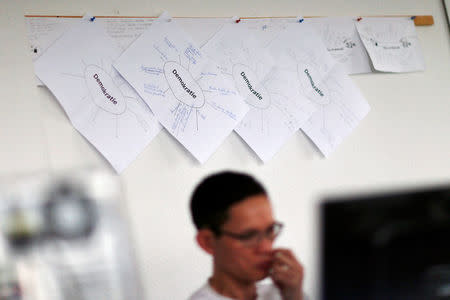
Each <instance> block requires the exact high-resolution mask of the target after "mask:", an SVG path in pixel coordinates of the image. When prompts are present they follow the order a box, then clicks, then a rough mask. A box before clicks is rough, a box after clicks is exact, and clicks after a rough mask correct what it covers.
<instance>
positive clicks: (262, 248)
mask: <svg viewBox="0 0 450 300" xmlns="http://www.w3.org/2000/svg"><path fill="white" fill-rule="evenodd" d="M272 244H273V240H272V239H269V238H267V237H263V238H262V239H261V241H260V242H259V243H258V247H257V250H258V251H259V252H262V253H265V252H271V251H272Z"/></svg>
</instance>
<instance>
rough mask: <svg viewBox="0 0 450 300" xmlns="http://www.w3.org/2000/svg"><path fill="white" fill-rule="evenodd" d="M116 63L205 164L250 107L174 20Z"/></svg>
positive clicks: (162, 24)
mask: <svg viewBox="0 0 450 300" xmlns="http://www.w3.org/2000/svg"><path fill="white" fill-rule="evenodd" d="M114 66H115V68H116V69H117V70H118V71H119V72H120V73H121V74H122V75H123V76H124V78H125V79H126V80H127V81H128V82H129V83H130V84H131V85H132V86H133V87H134V88H135V90H136V91H137V92H138V93H139V94H140V95H141V96H142V98H143V99H144V100H145V101H146V102H147V104H148V105H149V106H150V108H151V109H152V111H153V112H154V113H155V115H156V117H157V118H158V120H159V121H160V122H161V124H162V125H163V126H164V127H165V128H166V129H167V130H168V131H169V132H170V133H171V134H172V135H173V136H174V137H175V138H176V139H177V140H178V141H179V142H180V143H181V144H182V145H184V146H185V147H186V149H188V150H189V151H190V152H191V153H192V154H193V156H194V157H195V158H196V159H197V160H198V161H199V162H200V163H203V162H205V161H206V160H207V159H208V158H209V157H210V156H211V155H212V154H213V152H214V151H215V150H216V149H217V148H218V147H219V145H220V144H221V143H222V141H223V140H224V139H225V138H226V137H227V136H228V135H229V134H230V133H231V131H232V130H233V129H234V128H235V127H236V126H237V124H239V122H240V121H241V120H242V118H243V117H244V115H245V114H246V113H247V111H248V106H247V104H246V103H245V102H244V99H243V98H242V97H241V96H240V95H239V93H238V91H237V90H236V88H235V87H234V83H233V82H232V81H231V79H230V78H227V77H225V76H224V75H222V74H221V73H220V69H219V68H218V65H217V64H216V63H214V62H213V61H211V60H210V59H208V58H207V57H206V56H204V55H203V54H202V52H201V51H200V49H199V48H198V47H196V46H195V44H194V42H193V41H192V40H191V39H190V37H189V36H188V35H187V34H186V32H185V31H183V30H182V28H180V27H179V26H178V25H177V24H176V21H174V20H172V21H171V22H158V23H154V24H153V25H152V26H151V27H150V28H149V30H148V31H146V32H144V33H143V34H142V35H141V36H140V37H139V38H138V39H137V40H136V41H135V42H134V43H133V44H132V45H131V46H130V47H129V48H128V49H127V50H126V51H125V52H124V53H123V54H122V56H121V57H120V58H119V59H118V60H117V61H116V63H115V64H114Z"/></svg>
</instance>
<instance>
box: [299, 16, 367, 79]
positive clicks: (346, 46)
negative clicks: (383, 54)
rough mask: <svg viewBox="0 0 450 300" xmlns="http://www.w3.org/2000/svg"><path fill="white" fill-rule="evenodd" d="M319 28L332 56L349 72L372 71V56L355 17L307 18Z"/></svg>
mask: <svg viewBox="0 0 450 300" xmlns="http://www.w3.org/2000/svg"><path fill="white" fill-rule="evenodd" d="M304 22H305V23H306V24H311V25H312V26H313V27H314V29H316V30H317V32H318V34H319V36H320V37H321V39H322V41H323V43H324V44H325V46H326V47H327V50H328V52H329V53H330V54H331V56H332V57H333V58H334V59H335V60H336V61H338V62H339V63H341V64H342V65H343V66H344V70H345V71H346V73H347V74H358V73H371V72H372V69H371V67H370V58H369V55H368V54H367V51H366V49H365V48H364V45H363V43H362V41H361V39H360V38H359V35H358V31H357V30H356V26H355V22H356V20H355V18H353V17H331V18H307V19H305V21H304Z"/></svg>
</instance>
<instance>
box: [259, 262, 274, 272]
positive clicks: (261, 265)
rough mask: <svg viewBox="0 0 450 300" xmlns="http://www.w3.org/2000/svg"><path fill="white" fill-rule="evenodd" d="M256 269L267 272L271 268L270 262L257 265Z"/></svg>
mask: <svg viewBox="0 0 450 300" xmlns="http://www.w3.org/2000/svg"><path fill="white" fill-rule="evenodd" d="M258 267H259V268H260V269H264V270H268V269H270V268H271V267H272V261H270V260H268V261H264V262H261V263H259V264H258Z"/></svg>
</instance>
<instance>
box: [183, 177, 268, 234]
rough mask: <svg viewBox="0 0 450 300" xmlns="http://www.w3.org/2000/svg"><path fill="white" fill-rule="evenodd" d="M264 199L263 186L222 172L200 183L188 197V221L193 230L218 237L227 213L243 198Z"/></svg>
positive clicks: (249, 178)
mask: <svg viewBox="0 0 450 300" xmlns="http://www.w3.org/2000/svg"><path fill="white" fill-rule="evenodd" d="M256 195H267V192H266V190H265V189H264V187H263V185H262V184H261V183H259V182H258V181H257V180H256V179H255V178H253V177H252V176H250V175H248V174H244V173H238V172H232V171H224V172H220V173H216V174H212V175H210V176H208V177H206V178H205V179H203V180H202V181H201V182H200V183H199V184H198V185H197V187H196V188H195V190H194V192H193V193H192V196H191V204H190V209H191V217H192V221H193V222H194V225H195V227H196V228H197V229H204V228H207V229H210V230H211V231H212V232H214V234H215V235H217V236H219V235H220V227H221V226H222V225H223V224H224V223H225V222H226V221H227V219H228V210H229V208H230V207H231V206H232V205H233V204H236V203H238V202H240V201H242V200H244V199H245V198H247V197H251V196H256Z"/></svg>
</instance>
